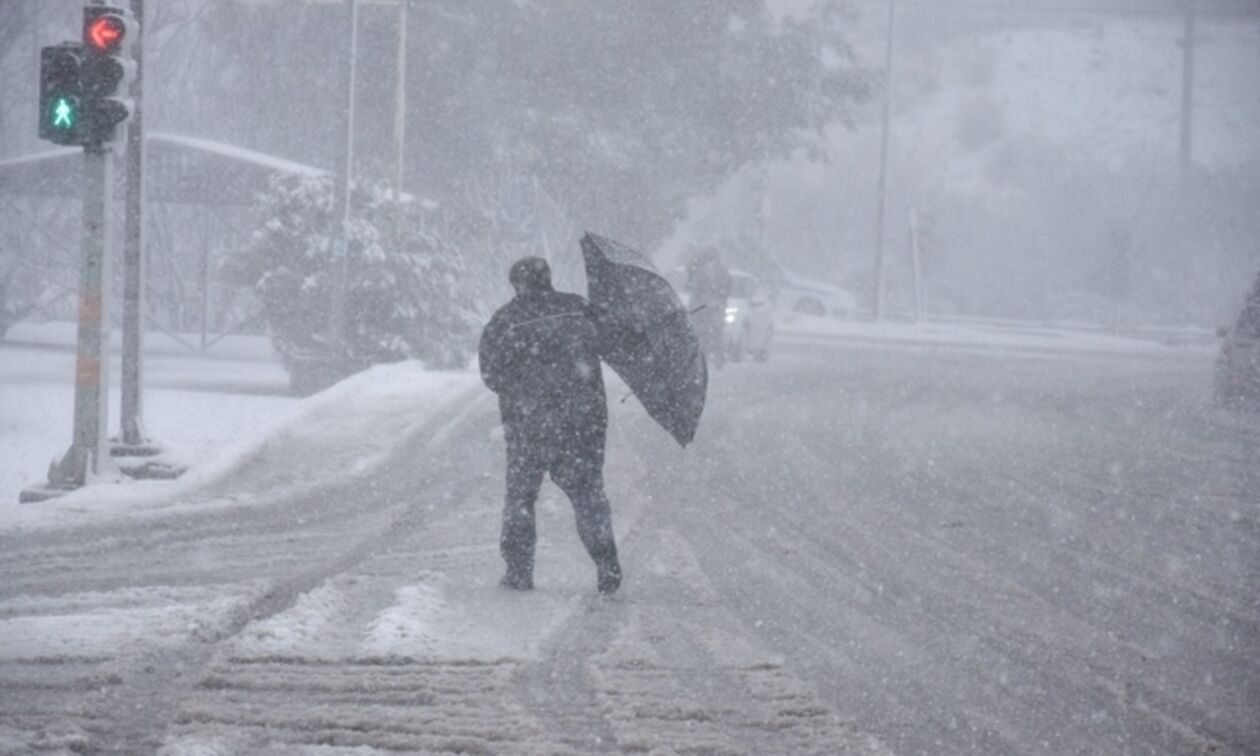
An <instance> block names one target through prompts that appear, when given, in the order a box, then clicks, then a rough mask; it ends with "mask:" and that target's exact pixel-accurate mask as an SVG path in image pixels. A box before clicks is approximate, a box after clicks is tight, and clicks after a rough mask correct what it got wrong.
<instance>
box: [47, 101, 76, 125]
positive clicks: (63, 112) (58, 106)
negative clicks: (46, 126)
mask: <svg viewBox="0 0 1260 756" xmlns="http://www.w3.org/2000/svg"><path fill="white" fill-rule="evenodd" d="M77 116H78V114H77V113H75V111H74V101H73V100H71V99H70V98H69V97H58V98H57V100H56V102H54V103H53V123H52V125H53V128H58V129H72V128H74V124H75V123H76V122H77V121H78V117H77Z"/></svg>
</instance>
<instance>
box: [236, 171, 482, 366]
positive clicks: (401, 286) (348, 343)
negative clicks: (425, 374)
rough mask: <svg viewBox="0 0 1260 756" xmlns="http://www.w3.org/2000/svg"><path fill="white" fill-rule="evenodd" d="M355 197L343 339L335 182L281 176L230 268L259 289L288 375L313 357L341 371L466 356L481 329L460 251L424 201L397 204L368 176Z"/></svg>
mask: <svg viewBox="0 0 1260 756" xmlns="http://www.w3.org/2000/svg"><path fill="white" fill-rule="evenodd" d="M351 203H352V211H351V221H350V222H349V224H348V227H347V234H346V235H347V239H348V248H347V251H346V259H345V266H344V267H345V283H344V296H345V326H344V338H343V343H342V344H341V345H340V346H338V345H336V344H334V343H332V342H333V339H332V337H331V334H332V313H333V306H334V300H335V297H337V296H338V295H339V290H340V287H341V286H342V285H343V284H342V283H341V276H340V270H341V266H340V265H339V264H338V261H337V257H336V254H337V253H336V249H337V247H336V244H335V239H336V237H337V234H336V233H335V231H336V230H337V228H338V225H339V223H340V218H338V217H337V214H336V213H335V212H334V207H333V205H334V203H333V186H332V180H331V179H330V178H328V177H322V176H321V177H302V176H287V175H277V176H275V177H273V178H272V180H271V185H270V188H269V191H267V192H266V193H265V194H264V195H263V196H261V197H260V198H259V201H258V205H257V213H258V216H259V220H260V224H259V227H258V228H257V229H256V230H255V231H254V232H253V234H252V235H251V237H250V241H249V243H248V244H247V245H245V246H244V247H242V248H240V249H238V250H236V251H234V252H233V253H232V254H230V255H229V256H228V258H227V259H226V261H225V263H224V265H223V270H222V274H223V276H224V277H225V279H226V280H227V281H228V282H230V283H232V284H235V285H239V286H250V287H253V288H254V290H255V292H256V293H257V295H258V297H259V299H260V300H261V302H262V306H263V310H264V314H265V316H266V319H267V324H268V327H269V330H270V332H271V335H272V341H273V343H274V345H275V348H276V351H277V352H278V353H279V355H280V357H281V359H282V360H283V361H284V362H285V364H286V366H287V367H288V368H289V369H290V372H291V373H292V372H293V371H294V370H295V369H298V368H300V367H301V365H303V364H304V363H310V362H312V361H313V362H317V363H320V364H323V365H328V364H330V363H334V364H336V365H337V366H338V367H337V368H336V369H335V372H338V373H341V374H346V373H348V372H352V371H353V370H355V369H359V368H362V367H365V366H367V365H370V364H375V363H381V362H391V361H397V360H401V359H407V358H419V359H420V360H422V361H424V362H425V364H427V365H429V366H431V367H453V366H460V365H463V364H464V363H466V362H467V359H468V356H469V355H470V353H471V349H472V346H473V334H474V330H473V329H474V324H473V317H472V308H471V304H470V299H469V297H468V295H467V293H466V291H465V288H464V285H463V275H462V273H463V263H462V260H461V258H460V256H459V255H458V253H457V252H456V250H454V249H453V248H451V247H450V246H449V245H448V244H446V243H445V242H444V241H443V239H442V237H441V236H440V235H438V234H437V233H435V232H434V231H433V230H432V228H431V225H432V223H431V222H430V219H429V218H427V217H426V211H425V210H424V208H423V207H422V206H421V203H419V202H416V201H414V200H412V199H410V198H407V197H404V198H403V200H402V202H401V203H399V202H396V201H395V200H394V199H393V197H392V195H391V193H390V192H389V190H388V189H386V188H385V187H384V186H383V185H381V184H374V183H366V182H360V183H359V184H358V185H356V186H355V187H354V189H353V191H352V193H351ZM295 380H296V376H295Z"/></svg>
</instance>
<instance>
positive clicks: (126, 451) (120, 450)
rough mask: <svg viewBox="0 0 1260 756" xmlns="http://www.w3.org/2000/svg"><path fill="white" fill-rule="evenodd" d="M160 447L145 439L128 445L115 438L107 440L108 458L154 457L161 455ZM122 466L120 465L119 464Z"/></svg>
mask: <svg viewBox="0 0 1260 756" xmlns="http://www.w3.org/2000/svg"><path fill="white" fill-rule="evenodd" d="M162 451H163V450H162V447H161V446H160V445H158V444H155V443H153V442H152V441H149V440H147V439H145V440H143V441H141V442H140V443H138V444H129V443H126V442H124V441H121V440H119V439H117V438H111V439H110V440H109V456H111V457H113V458H114V459H118V458H119V457H156V456H158V455H159V454H161V453H162ZM120 464H122V463H120Z"/></svg>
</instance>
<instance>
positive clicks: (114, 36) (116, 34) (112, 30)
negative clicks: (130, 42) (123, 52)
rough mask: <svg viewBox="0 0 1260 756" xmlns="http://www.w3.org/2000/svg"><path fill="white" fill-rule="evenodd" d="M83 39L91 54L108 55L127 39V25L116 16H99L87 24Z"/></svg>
mask: <svg viewBox="0 0 1260 756" xmlns="http://www.w3.org/2000/svg"><path fill="white" fill-rule="evenodd" d="M83 37H84V40H83V41H84V42H86V43H87V44H88V46H89V47H91V48H92V50H93V52H97V53H101V54H105V55H109V54H111V53H113V52H115V51H116V50H117V49H118V48H119V46H120V45H122V41H123V40H124V39H125V38H126V37H127V25H126V23H125V22H124V21H123V20H122V19H121V18H119V17H118V16H99V17H97V18H95V19H92V20H91V21H90V22H89V23H88V25H87V28H85V29H84V30H83Z"/></svg>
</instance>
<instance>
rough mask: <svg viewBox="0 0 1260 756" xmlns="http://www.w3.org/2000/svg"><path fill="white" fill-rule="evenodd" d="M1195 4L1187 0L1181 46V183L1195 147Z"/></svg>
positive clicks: (1187, 171)
mask: <svg viewBox="0 0 1260 756" xmlns="http://www.w3.org/2000/svg"><path fill="white" fill-rule="evenodd" d="M1195 2H1196V0H1186V21H1185V34H1184V39H1183V40H1182V45H1181V166H1180V168H1181V182H1182V183H1183V184H1184V183H1185V182H1186V181H1187V180H1188V179H1189V177H1190V163H1191V159H1192V157H1193V154H1192V153H1193V147H1194V52H1195V50H1194V46H1195V40H1194V38H1195V10H1196V9H1195Z"/></svg>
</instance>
